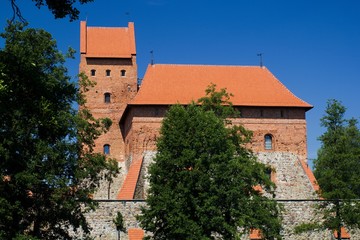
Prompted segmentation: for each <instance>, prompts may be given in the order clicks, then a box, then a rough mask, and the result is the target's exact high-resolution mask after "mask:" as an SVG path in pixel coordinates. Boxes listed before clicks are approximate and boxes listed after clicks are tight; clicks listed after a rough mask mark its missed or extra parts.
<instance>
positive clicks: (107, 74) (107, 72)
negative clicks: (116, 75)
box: [106, 69, 111, 77]
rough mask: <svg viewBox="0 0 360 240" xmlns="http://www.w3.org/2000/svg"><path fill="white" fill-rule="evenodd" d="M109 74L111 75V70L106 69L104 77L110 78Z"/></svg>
mask: <svg viewBox="0 0 360 240" xmlns="http://www.w3.org/2000/svg"><path fill="white" fill-rule="evenodd" d="M110 73H111V70H109V69H107V70H106V76H107V77H110Z"/></svg>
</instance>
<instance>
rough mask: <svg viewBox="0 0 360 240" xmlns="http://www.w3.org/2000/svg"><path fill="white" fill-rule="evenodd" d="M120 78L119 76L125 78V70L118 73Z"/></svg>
mask: <svg viewBox="0 0 360 240" xmlns="http://www.w3.org/2000/svg"><path fill="white" fill-rule="evenodd" d="M120 76H121V77H125V76H126V70H124V69H123V70H121V71H120Z"/></svg>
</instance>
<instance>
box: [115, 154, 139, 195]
mask: <svg viewBox="0 0 360 240" xmlns="http://www.w3.org/2000/svg"><path fill="white" fill-rule="evenodd" d="M142 162H143V158H140V159H138V160H136V161H133V162H132V164H131V166H130V169H129V171H128V174H127V175H126V178H125V181H124V183H123V185H122V188H121V190H120V192H119V194H118V195H117V199H119V200H130V199H134V193H135V189H136V184H137V181H138V179H139V175H140V170H141V166H142Z"/></svg>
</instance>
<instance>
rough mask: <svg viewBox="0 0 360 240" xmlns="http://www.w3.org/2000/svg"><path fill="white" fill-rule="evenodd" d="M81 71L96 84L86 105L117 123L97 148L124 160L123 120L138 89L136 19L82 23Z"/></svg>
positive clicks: (121, 160)
mask: <svg viewBox="0 0 360 240" xmlns="http://www.w3.org/2000/svg"><path fill="white" fill-rule="evenodd" d="M80 54H81V59H80V72H84V73H85V74H86V75H87V76H88V77H89V79H90V80H92V81H95V82H96V85H95V87H93V88H92V89H91V90H90V91H89V92H87V93H86V99H87V103H86V106H87V107H88V108H89V109H90V110H91V112H92V114H93V115H94V117H96V118H104V117H107V118H110V119H111V120H112V121H113V124H112V126H111V128H110V130H109V132H107V133H106V134H104V135H102V136H101V137H100V138H99V139H97V141H96V146H95V151H96V152H103V153H105V154H107V155H109V157H112V158H115V159H117V160H118V161H119V162H123V161H124V142H123V139H122V136H121V133H120V128H119V120H120V118H121V116H122V114H123V111H124V109H125V107H126V104H127V103H128V102H129V101H130V100H131V99H132V98H133V97H134V96H135V95H136V92H137V65H136V47H135V33H134V23H131V22H130V23H129V24H128V27H116V28H113V27H111V28H110V27H88V26H87V25H86V22H85V21H82V22H81V23H80Z"/></svg>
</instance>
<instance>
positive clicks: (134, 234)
mask: <svg viewBox="0 0 360 240" xmlns="http://www.w3.org/2000/svg"><path fill="white" fill-rule="evenodd" d="M128 235H129V240H142V239H143V238H144V230H142V229H140V228H129V230H128Z"/></svg>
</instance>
